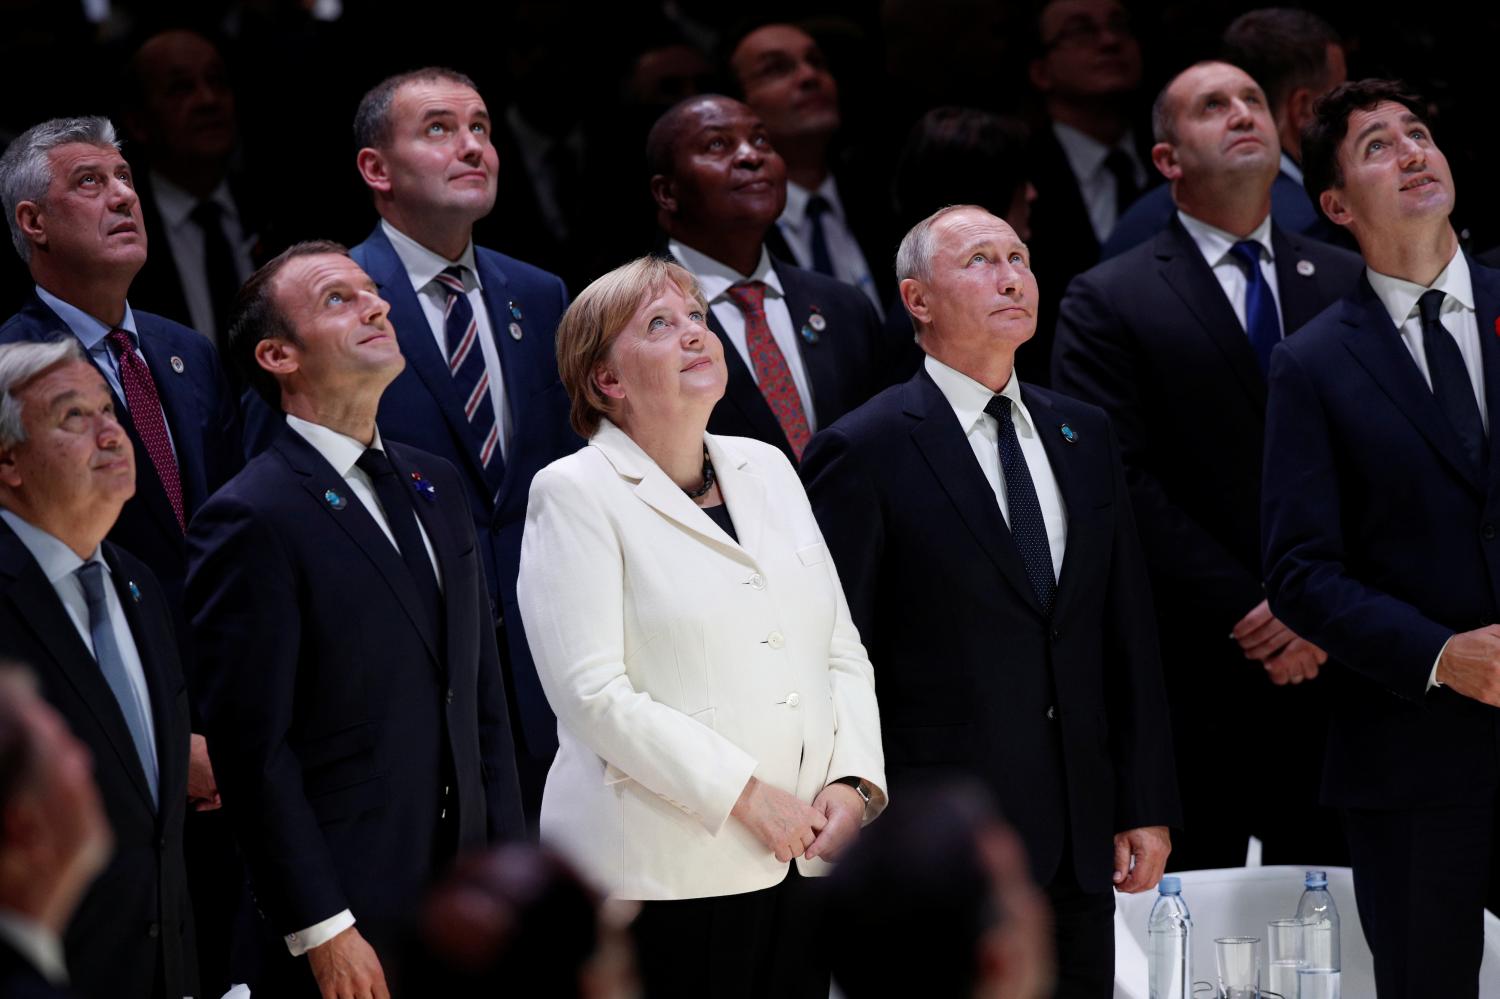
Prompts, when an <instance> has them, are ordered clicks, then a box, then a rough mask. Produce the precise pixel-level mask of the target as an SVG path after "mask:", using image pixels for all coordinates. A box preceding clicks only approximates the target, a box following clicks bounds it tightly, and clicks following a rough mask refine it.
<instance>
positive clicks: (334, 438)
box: [286, 413, 385, 479]
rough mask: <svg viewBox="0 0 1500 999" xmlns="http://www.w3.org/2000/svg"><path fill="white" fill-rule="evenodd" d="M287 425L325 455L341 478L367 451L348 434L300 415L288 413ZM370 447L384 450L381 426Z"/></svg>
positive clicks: (377, 428) (345, 477)
mask: <svg viewBox="0 0 1500 999" xmlns="http://www.w3.org/2000/svg"><path fill="white" fill-rule="evenodd" d="M286 425H287V426H289V427H291V428H292V429H293V430H295V431H296V432H297V434H298V435H299V436H300V437H301V438H302V439H303V440H305V441H307V443H309V444H311V445H312V448H313V450H314V451H316V452H318V454H320V455H322V456H323V460H324V461H326V462H328V464H330V465H332V466H333V470H334V471H335V472H337V473H339V478H341V479H347V478H348V477H349V470H350V469H351V468H353V467H354V463H355V462H357V461H359V456H360V455H362V454H364V453H365V446H364V445H363V444H361V443H360V442H359V441H357V440H355V439H354V438H353V437H350V436H349V435H348V434H341V433H339V432H338V431H337V430H333V429H331V428H329V427H325V426H323V425H322V424H321V423H313V422H312V421H311V420H304V419H302V417H300V416H293V415H292V414H291V413H288V414H286ZM370 447H372V448H376V449H377V450H380V451H384V450H385V445H384V444H382V443H381V440H380V428H379V427H376V428H375V437H374V439H373V440H372V441H371V442H370Z"/></svg>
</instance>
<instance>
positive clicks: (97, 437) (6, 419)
mask: <svg viewBox="0 0 1500 999" xmlns="http://www.w3.org/2000/svg"><path fill="white" fill-rule="evenodd" d="M135 467H136V462H135V451H134V449H133V448H132V446H131V443H130V439H129V437H128V435H127V434H126V432H125V429H124V428H123V427H122V426H121V424H120V422H119V420H118V419H117V418H116V415H115V403H114V399H113V398H112V397H111V394H110V391H109V387H108V386H107V385H106V384H105V381H104V379H103V377H102V376H100V374H99V372H98V371H97V370H96V369H95V368H94V366H93V365H92V364H90V363H89V362H88V361H87V360H86V359H85V357H84V355H83V352H82V350H81V349H80V348H79V346H78V344H77V343H76V342H75V341H74V340H73V339H72V338H71V337H66V336H64V337H63V338H62V339H58V340H54V341H49V342H43V343H21V344H9V345H5V346H0V656H7V657H11V658H15V659H19V660H22V661H25V662H28V663H31V664H32V665H33V666H34V667H35V669H36V672H37V678H38V680H39V682H40V687H41V692H42V695H43V697H44V698H45V699H46V700H47V701H48V703H50V704H51V705H52V706H53V708H55V709H56V710H57V712H58V713H59V714H61V715H62V716H63V718H64V719H66V720H67V722H68V724H69V726H70V727H71V728H72V729H73V732H74V734H76V735H77V736H78V738H79V739H80V740H82V741H83V743H84V744H85V745H86V746H87V747H88V749H89V752H90V753H91V754H92V756H93V760H94V768H95V777H96V779H97V781H98V785H99V790H100V792H101V794H102V795H103V798H104V810H105V813H106V814H107V815H108V817H109V822H110V825H111V826H112V827H113V829H114V833H115V839H116V844H117V849H116V852H115V856H114V859H113V860H112V861H111V862H110V864H109V866H108V867H107V868H105V870H104V873H103V874H102V875H101V876H100V878H99V879H98V880H97V881H96V882H95V883H94V885H93V887H92V888H91V889H90V890H89V891H88V893H87V894H85V895H84V897H83V900H82V902H81V903H80V904H79V906H78V911H77V914H76V916H75V917H74V919H73V921H72V923H71V924H70V925H69V927H68V930H67V933H66V936H65V938H64V945H65V947H64V949H65V952H66V954H67V957H68V973H69V977H70V978H71V979H72V981H73V982H74V984H75V985H76V986H77V988H78V990H79V991H80V992H82V993H83V994H85V995H90V996H96V995H98V996H103V995H109V996H119V997H131V999H178V997H180V996H188V995H196V994H197V991H198V990H197V970H196V962H195V959H194V952H193V943H192V941H193V928H192V912H191V905H190V903H189V900H188V893H187V883H186V875H185V873H184V869H183V857H182V828H183V817H184V813H185V812H186V807H187V798H188V793H187V783H188V732H189V722H188V703H187V701H188V699H187V692H186V689H185V687H184V683H183V676H182V670H181V666H180V664H179V661H178V653H177V643H176V640H175V638H174V637H173V629H172V608H171V605H170V603H169V601H168V599H167V597H166V596H165V594H164V593H163V592H162V588H161V586H159V585H158V584H157V582H156V578H155V577H154V576H153V575H152V573H151V570H150V569H148V568H147V567H146V566H145V565H144V564H143V563H141V562H140V561H138V560H137V559H135V558H134V557H133V556H131V555H130V554H128V553H127V552H125V551H124V550H123V549H121V548H118V547H116V546H115V545H114V544H112V543H110V542H108V541H105V540H104V538H105V536H106V535H107V534H108V533H109V531H110V528H111V527H113V526H114V523H115V520H116V518H117V517H118V516H119V514H120V509H121V507H122V506H123V505H124V504H125V502H126V500H128V499H129V498H130V496H131V495H132V494H133V493H134V492H135Z"/></svg>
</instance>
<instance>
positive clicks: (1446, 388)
mask: <svg viewBox="0 0 1500 999" xmlns="http://www.w3.org/2000/svg"><path fill="white" fill-rule="evenodd" d="M1446 297H1447V296H1446V295H1445V294H1444V293H1443V292H1441V291H1438V290H1437V289H1436V288H1433V289H1432V290H1431V291H1424V292H1423V293H1422V297H1421V298H1419V299H1417V310H1418V312H1419V313H1420V314H1421V317H1422V351H1423V353H1425V354H1426V355H1427V374H1428V375H1429V376H1430V377H1431V379H1432V394H1433V396H1434V397H1435V398H1436V399H1437V403H1438V406H1439V407H1441V408H1442V410H1443V412H1444V413H1445V414H1446V415H1447V417H1448V422H1449V423H1451V424H1453V429H1454V430H1455V431H1457V432H1458V439H1459V441H1460V442H1461V443H1462V444H1463V446H1464V453H1466V454H1467V455H1468V456H1469V460H1470V461H1472V462H1473V463H1474V467H1475V468H1479V469H1482V468H1484V465H1485V461H1484V444H1485V439H1484V422H1483V421H1482V420H1481V419H1480V418H1479V403H1478V402H1477V401H1476V400H1475V399H1474V383H1473V382H1471V381H1469V369H1468V368H1467V367H1466V366H1465V365H1464V355H1463V354H1462V353H1461V352H1460V351H1459V349H1458V342H1457V341H1456V340H1454V339H1453V335H1452V334H1451V333H1449V332H1448V329H1447V327H1445V326H1444V325H1443V322H1442V319H1441V318H1440V316H1441V314H1442V311H1443V299H1444V298H1446Z"/></svg>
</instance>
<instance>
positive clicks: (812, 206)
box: [807, 194, 833, 222]
mask: <svg viewBox="0 0 1500 999" xmlns="http://www.w3.org/2000/svg"><path fill="white" fill-rule="evenodd" d="M831 211H833V205H832V203H830V202H829V200H828V199H827V198H825V197H823V196H822V195H821V194H814V195H813V196H812V197H810V198H808V199H807V217H808V218H810V219H812V220H813V221H814V222H816V221H817V220H818V219H819V218H820V217H821V216H823V215H825V214H827V213H828V212H831Z"/></svg>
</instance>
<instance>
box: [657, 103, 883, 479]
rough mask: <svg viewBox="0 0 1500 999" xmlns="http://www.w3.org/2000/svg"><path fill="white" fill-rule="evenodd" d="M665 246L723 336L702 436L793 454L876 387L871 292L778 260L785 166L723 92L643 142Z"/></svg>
mask: <svg viewBox="0 0 1500 999" xmlns="http://www.w3.org/2000/svg"><path fill="white" fill-rule="evenodd" d="M646 158H647V161H648V164H649V166H650V169H651V173H652V178H651V195H652V197H654V198H655V199H656V206H657V222H658V224H659V225H660V226H661V228H662V231H663V232H665V233H666V235H667V238H668V243H667V250H668V252H669V253H670V254H671V255H672V256H673V257H675V258H676V259H677V261H678V262H679V263H681V264H682V265H683V266H684V267H686V268H687V269H688V270H689V271H691V272H692V273H693V276H694V277H696V278H697V279H698V283H699V285H700V286H701V287H702V289H703V297H704V298H705V299H706V300H707V301H708V306H709V316H708V326H709V328H710V329H712V330H713V331H714V333H715V334H716V335H717V336H718V337H719V339H720V340H723V341H724V360H725V362H726V363H727V364H728V366H729V386H728V388H726V389H725V391H724V398H723V400H721V401H720V402H719V404H718V405H717V406H716V407H714V412H713V416H712V417H710V419H709V421H708V429H709V432H710V433H715V434H733V435H738V436H741V437H753V438H755V439H756V440H761V441H765V442H766V443H767V444H774V445H776V446H777V447H779V448H781V450H782V451H784V452H786V454H787V456H788V457H789V458H791V459H792V461H793V462H796V461H798V460H800V459H801V457H802V451H803V449H804V448H805V447H806V446H807V442H808V440H809V439H810V438H811V436H812V434H813V433H816V432H817V430H818V428H820V427H824V426H827V425H828V424H830V423H832V422H833V421H834V420H836V419H838V418H839V417H840V416H842V415H843V414H844V413H847V412H848V411H849V410H851V409H853V408H854V407H855V406H858V405H859V404H860V403H862V402H864V401H865V400H866V399H868V398H869V397H870V396H871V395H873V394H874V393H875V391H876V390H877V389H878V388H880V387H881V385H882V384H884V383H883V382H882V381H881V377H882V373H883V366H884V364H885V359H886V357H887V354H886V353H885V351H884V349H883V347H882V344H881V337H882V334H881V327H880V318H879V316H878V315H877V314H876V312H875V308H874V306H873V305H871V304H870V300H869V299H867V298H865V297H864V295H862V294H861V293H860V292H859V291H858V290H857V289H855V288H854V287H852V286H850V285H846V284H844V283H843V282H842V281H838V280H835V279H834V278H830V277H826V276H824V275H822V274H817V273H814V272H812V271H805V270H802V269H801V268H798V267H793V266H791V265H790V264H786V263H783V262H781V261H779V260H774V259H773V258H772V257H771V254H770V253H769V252H768V251H767V249H766V245H765V239H766V233H767V232H768V231H769V230H770V229H771V227H772V226H773V225H775V223H776V218H777V216H779V215H780V214H781V209H782V206H783V205H784V204H785V203H786V165H785V164H784V163H783V162H782V160H781V157H780V156H779V155H778V154H777V152H776V150H775V149H773V148H772V146H771V141H770V137H769V135H768V134H767V132H766V129H765V126H764V125H763V124H762V123H761V120H760V118H759V117H758V116H757V115H756V114H755V112H754V111H751V110H750V108H748V107H746V106H745V105H744V104H741V103H740V102H739V101H735V100H731V99H729V98H728V97H719V96H714V95H710V96H706V97H694V98H690V99H688V100H686V101H684V102H682V103H681V104H678V105H677V106H676V107H674V108H672V110H670V111H668V112H667V113H666V114H665V115H663V116H662V117H661V119H660V120H658V121H657V123H656V124H655V125H654V126H653V127H652V129H651V134H650V135H649V136H648V137H647V140H646Z"/></svg>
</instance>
